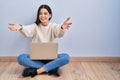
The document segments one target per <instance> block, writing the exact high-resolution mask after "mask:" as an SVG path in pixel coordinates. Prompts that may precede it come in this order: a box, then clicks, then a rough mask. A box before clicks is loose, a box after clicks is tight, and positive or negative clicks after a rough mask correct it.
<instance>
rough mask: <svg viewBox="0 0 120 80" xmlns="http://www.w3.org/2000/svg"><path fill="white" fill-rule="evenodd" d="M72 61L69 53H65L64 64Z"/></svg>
mask: <svg viewBox="0 0 120 80" xmlns="http://www.w3.org/2000/svg"><path fill="white" fill-rule="evenodd" d="M69 62H70V56H69V55H68V54H66V53H65V54H63V64H68V63H69Z"/></svg>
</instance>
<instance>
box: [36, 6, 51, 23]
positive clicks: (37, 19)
mask: <svg viewBox="0 0 120 80" xmlns="http://www.w3.org/2000/svg"><path fill="white" fill-rule="evenodd" d="M42 8H45V9H46V10H47V11H48V12H49V14H51V17H50V18H49V20H50V19H51V18H52V10H51V8H50V7H49V6H48V5H41V6H40V7H39V9H38V12H37V18H36V21H35V23H36V24H37V25H39V23H41V21H40V20H39V13H40V10H41V9H42Z"/></svg>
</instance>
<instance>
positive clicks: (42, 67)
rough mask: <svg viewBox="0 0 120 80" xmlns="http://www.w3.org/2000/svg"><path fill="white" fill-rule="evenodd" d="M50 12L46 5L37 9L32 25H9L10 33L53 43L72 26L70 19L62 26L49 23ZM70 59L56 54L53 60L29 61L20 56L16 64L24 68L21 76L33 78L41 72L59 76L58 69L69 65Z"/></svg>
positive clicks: (66, 55) (36, 40) (26, 57)
mask: <svg viewBox="0 0 120 80" xmlns="http://www.w3.org/2000/svg"><path fill="white" fill-rule="evenodd" d="M51 18H52V11H51V8H50V7H49V6H48V5H41V6H40V7H39V9H38V13H37V19H36V21H35V23H34V24H32V25H28V26H22V25H19V24H10V25H9V29H10V30H11V31H20V32H21V33H22V34H23V35H24V36H25V37H32V42H37V43H41V42H53V41H54V39H55V38H60V37H62V36H63V35H64V33H65V30H66V29H68V28H69V27H70V25H71V24H72V23H71V22H70V18H67V19H66V20H65V21H64V23H63V24H62V25H57V24H55V23H51V22H50V19H51ZM69 60H70V57H69V55H68V54H67V53H61V54H58V57H57V59H54V60H31V59H30V55H29V54H25V53H23V54H21V55H19V56H18V63H19V64H20V65H23V66H26V67H28V68H25V69H24V70H23V73H22V76H24V77H27V76H31V77H34V76H35V75H38V74H41V73H43V72H48V73H50V74H54V75H56V76H59V71H58V68H59V67H62V66H64V65H66V64H68V63H69Z"/></svg>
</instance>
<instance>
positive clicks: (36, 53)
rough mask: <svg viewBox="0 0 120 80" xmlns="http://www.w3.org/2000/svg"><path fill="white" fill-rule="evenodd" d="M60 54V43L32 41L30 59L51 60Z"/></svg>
mask: <svg viewBox="0 0 120 80" xmlns="http://www.w3.org/2000/svg"><path fill="white" fill-rule="evenodd" d="M57 56H58V43H54V42H49V43H30V59H32V60H51V59H56V58H57Z"/></svg>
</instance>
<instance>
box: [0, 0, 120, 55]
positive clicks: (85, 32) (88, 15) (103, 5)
mask: <svg viewBox="0 0 120 80" xmlns="http://www.w3.org/2000/svg"><path fill="white" fill-rule="evenodd" d="M41 4H48V5H49V6H50V7H51V9H52V11H53V17H52V20H51V22H55V23H57V24H62V23H63V21H64V20H65V19H66V18H67V17H69V16H70V17H71V22H72V23H73V24H72V26H71V28H70V29H69V30H68V31H67V32H66V34H65V36H64V37H62V38H61V39H56V42H58V43H59V51H60V52H67V53H69V54H70V55H71V56H120V0H1V1H0V56H18V55H19V54H21V53H29V43H30V41H31V39H30V38H24V37H23V36H22V35H21V34H20V33H19V32H12V31H10V30H9V29H8V24H9V23H19V24H22V25H28V24H32V23H34V22H35V20H36V15H37V10H38V7H39V6H40V5H41Z"/></svg>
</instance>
